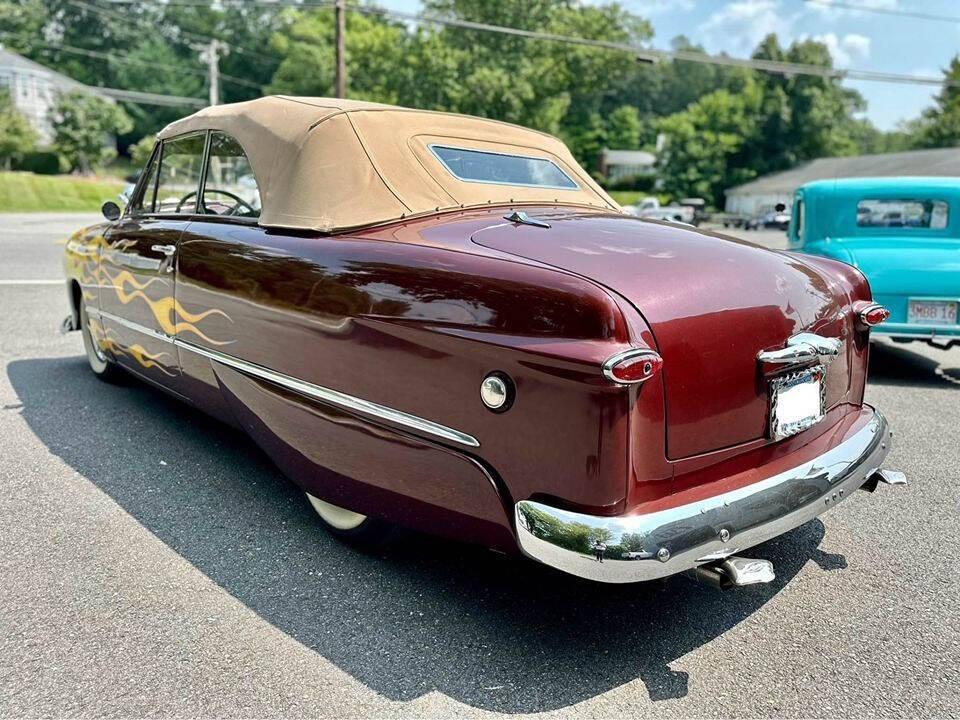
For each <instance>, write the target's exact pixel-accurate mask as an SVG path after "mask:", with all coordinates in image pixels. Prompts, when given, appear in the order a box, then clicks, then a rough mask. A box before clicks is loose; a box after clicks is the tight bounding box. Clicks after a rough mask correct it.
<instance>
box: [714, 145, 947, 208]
mask: <svg viewBox="0 0 960 720" xmlns="http://www.w3.org/2000/svg"><path fill="white" fill-rule="evenodd" d="M897 176H908V177H909V176H914V177H944V176H946V177H957V176H960V148H943V149H938V150H910V151H907V152H897V153H883V154H879V155H857V156H855V157H832V158H817V159H816V160H811V161H810V162H807V163H803V164H802V165H798V166H797V167H795V168H792V169H791V170H785V171H783V172H778V173H772V174H770V175H764V176H763V177H760V178H757V179H756V180H752V181H751V182H748V183H745V184H743V185H737V186H736V187H732V188H730V189H729V190H727V191H726V193H725V194H726V196H727V198H726V207H725V210H726V211H727V212H728V213H731V214H734V215H744V216H747V217H755V216H757V215H762V214H763V213H766V212H770V211H771V210H773V209H774V207H775V206H776V204H777V203H783V204H784V205H786V206H787V207H790V206H791V204H792V203H793V193H794V191H795V190H796V189H797V188H798V187H800V186H801V185H803V184H804V183H808V182H812V181H814V180H830V179H834V178H859V177H897Z"/></svg>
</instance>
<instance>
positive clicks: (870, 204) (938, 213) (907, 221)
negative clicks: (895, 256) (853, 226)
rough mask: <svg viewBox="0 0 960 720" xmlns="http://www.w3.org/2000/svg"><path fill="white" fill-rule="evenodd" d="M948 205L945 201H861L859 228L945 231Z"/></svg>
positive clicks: (858, 218) (859, 205)
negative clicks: (903, 228)
mask: <svg viewBox="0 0 960 720" xmlns="http://www.w3.org/2000/svg"><path fill="white" fill-rule="evenodd" d="M946 226H947V204H946V203H945V202H944V201H943V200H917V199H910V200H892V199H891V200H888V199H883V200H861V201H860V202H859V203H857V227H873V228H880V227H905V228H930V229H931V230H943V229H944V228H945V227H946Z"/></svg>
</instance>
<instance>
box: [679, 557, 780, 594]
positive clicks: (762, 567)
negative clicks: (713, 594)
mask: <svg viewBox="0 0 960 720" xmlns="http://www.w3.org/2000/svg"><path fill="white" fill-rule="evenodd" d="M687 574H688V575H689V576H690V577H692V578H693V579H694V580H696V581H697V582H701V583H704V584H705V585H710V586H712V587H715V588H719V589H720V590H728V589H730V588H732V587H743V586H744V585H760V584H764V583H768V582H773V581H774V580H775V579H776V577H777V576H776V573H774V571H773V563H772V562H770V561H769V560H756V559H754V558H745V557H738V556H736V555H731V556H730V557H728V558H726V559H725V560H721V561H720V562H715V563H710V564H708V565H700V566H699V567H695V568H693V570H690V571H689V572H688V573H687Z"/></svg>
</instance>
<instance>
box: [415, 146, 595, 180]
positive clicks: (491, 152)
mask: <svg viewBox="0 0 960 720" xmlns="http://www.w3.org/2000/svg"><path fill="white" fill-rule="evenodd" d="M427 147H428V148H429V149H430V152H431V153H432V154H433V156H434V157H435V158H436V159H437V160H438V161H439V162H440V164H441V165H443V167H444V169H445V170H446V171H447V172H448V173H450V174H451V175H453V177H455V178H456V179H457V180H460V181H461V182H468V183H476V184H478V185H505V186H506V187H529V188H541V189H543V190H582V189H583V188H581V187H580V184H579V183H578V182H577V181H576V180H574V179H573V178H572V177H570V176H569V175H568V174H567V173H565V172H564V171H563V168H562V167H560V166H559V165H557V164H556V163H555V162H554V161H553V160H551V159H550V158H547V157H540V156H539V155H521V154H520V153H505V152H497V151H496V150H480V149H478V148H469V147H460V146H458V145H444V144H443V143H428V144H427ZM435 148H444V149H446V150H466V151H467V152H475V153H483V154H485V155H501V156H503V157H515V158H523V159H524V160H542V161H544V162H548V163H550V164H551V165H553V166H554V167H555V168H556V169H557V171H558V172H559V173H560V174H561V175H563V176H564V177H565V178H566V179H567V180H569V181H570V182H572V183H573V187H567V186H564V185H539V184H536V183H519V182H516V183H511V182H499V181H497V180H474V179H473V178H465V177H462V176H460V175H457V173H455V172H454V171H453V168H451V167H450V166H449V165H447V162H446V160H444V159H443V158H442V157H440V155H439V154H438V153H437V151H436V150H435Z"/></svg>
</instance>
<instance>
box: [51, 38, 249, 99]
mask: <svg viewBox="0 0 960 720" xmlns="http://www.w3.org/2000/svg"><path fill="white" fill-rule="evenodd" d="M39 44H40V45H43V46H45V49H46V50H47V51H49V52H53V51H61V52H65V53H69V54H72V55H85V56H87V57H92V58H97V59H101V60H106V61H108V62H116V63H120V64H121V65H140V66H141V67H150V68H162V69H165V70H175V71H176V72H181V73H189V74H191V75H199V76H201V77H207V73H206V72H205V71H203V70H196V69H194V68H189V67H181V66H179V65H170V64H169V63H158V62H154V61H152V60H137V59H136V58H131V57H129V56H126V55H112V54H110V53H105V52H100V51H98V50H87V49H86V48H78V47H74V46H72V45H63V44H61V43H52V42H41V43H39ZM220 78H221V79H223V80H226V81H228V82H232V83H235V84H237V85H245V86H247V87H252V88H256V89H257V90H259V89H260V87H261V86H260V85H259V84H257V83H254V82H250V81H249V80H244V79H243V78H238V77H234V76H233V75H225V74H223V73H220Z"/></svg>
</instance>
